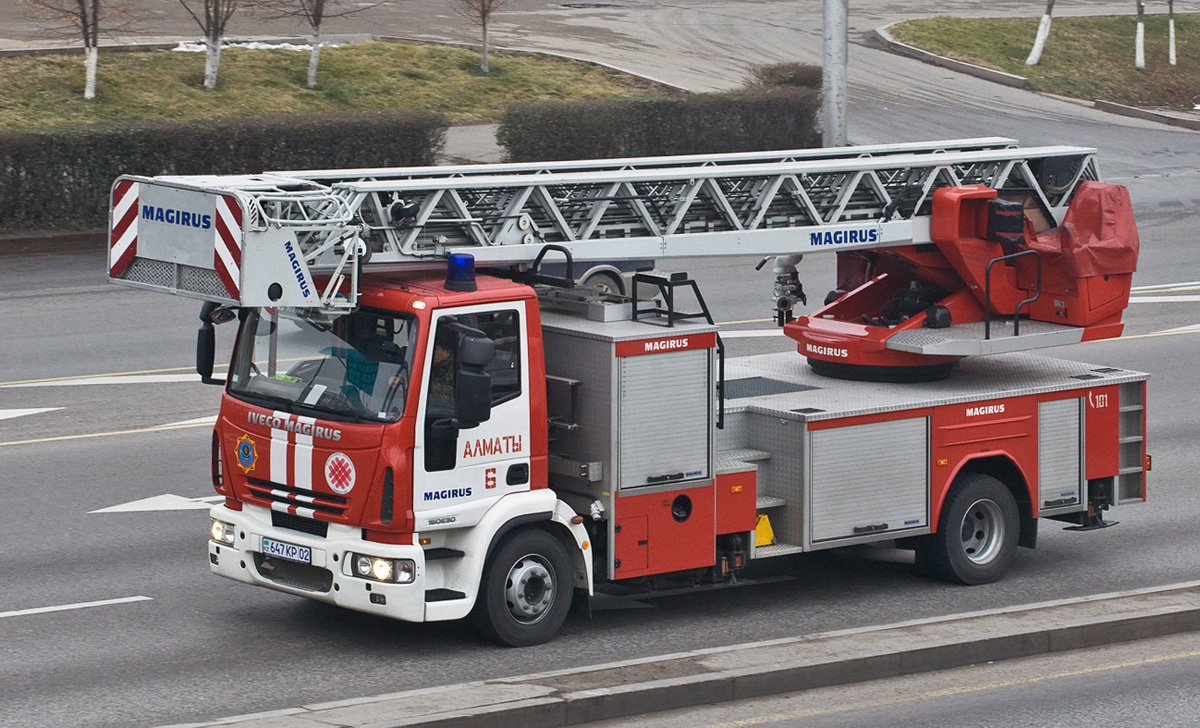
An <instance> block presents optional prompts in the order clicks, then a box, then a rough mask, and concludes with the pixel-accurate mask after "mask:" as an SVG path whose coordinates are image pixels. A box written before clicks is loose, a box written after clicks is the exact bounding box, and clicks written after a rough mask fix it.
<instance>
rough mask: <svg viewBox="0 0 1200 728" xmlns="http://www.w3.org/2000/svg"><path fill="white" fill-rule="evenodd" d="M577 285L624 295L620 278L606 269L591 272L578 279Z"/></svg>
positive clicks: (615, 294)
mask: <svg viewBox="0 0 1200 728" xmlns="http://www.w3.org/2000/svg"><path fill="white" fill-rule="evenodd" d="M579 285H580V286H582V287H584V288H591V289H592V290H595V291H599V292H600V293H610V294H612V295H614V296H624V295H625V286H624V284H623V283H622V282H621V279H620V278H618V277H617V276H616V275H615V274H613V273H608V272H606V271H600V272H598V273H593V274H591V275H590V276H588V277H587V278H584V279H583V280H582V281H580V283H579Z"/></svg>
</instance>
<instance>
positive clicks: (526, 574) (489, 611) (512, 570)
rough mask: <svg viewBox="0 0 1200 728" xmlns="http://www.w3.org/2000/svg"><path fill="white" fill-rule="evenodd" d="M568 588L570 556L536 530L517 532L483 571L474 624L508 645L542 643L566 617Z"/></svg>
mask: <svg viewBox="0 0 1200 728" xmlns="http://www.w3.org/2000/svg"><path fill="white" fill-rule="evenodd" d="M574 587H575V584H574V572H573V570H572V568H571V559H570V556H569V555H568V554H567V550H566V549H565V548H563V545H562V543H561V542H560V541H559V540H558V539H557V538H555V537H554V536H552V535H551V534H549V533H547V532H546V531H543V530H541V529H537V528H527V529H524V530H521V531H517V532H516V533H513V534H511V535H509V536H508V537H507V538H505V539H504V540H503V541H501V542H500V545H499V546H498V547H497V548H496V550H495V552H494V553H493V554H492V557H491V558H490V559H489V560H488V563H487V566H486V567H484V573H483V580H482V582H481V583H480V586H479V596H478V597H477V599H476V603H475V620H476V624H477V625H478V626H479V628H480V629H481V631H482V632H483V633H484V634H485V635H486V636H487V637H489V638H491V639H493V640H496V641H497V642H500V643H501V644H505V645H509V646H511V647H527V646H529V645H540V644H542V643H543V642H548V641H550V639H551V638H552V637H554V635H555V634H556V633H557V632H558V629H559V627H561V626H562V624H563V622H564V621H565V620H566V618H567V613H568V612H569V611H570V609H571V599H572V597H573V596H574V594H575V588H574Z"/></svg>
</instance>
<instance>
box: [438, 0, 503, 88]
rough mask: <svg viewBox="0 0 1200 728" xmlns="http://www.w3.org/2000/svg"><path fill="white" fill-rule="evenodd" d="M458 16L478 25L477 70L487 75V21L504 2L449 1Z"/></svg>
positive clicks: (487, 0)
mask: <svg viewBox="0 0 1200 728" xmlns="http://www.w3.org/2000/svg"><path fill="white" fill-rule="evenodd" d="M450 2H451V3H452V4H453V5H454V9H455V10H456V11H457V12H458V14H459V15H461V16H463V17H464V18H466V19H467V20H470V21H471V22H473V23H477V24H478V25H479V28H480V30H481V31H482V33H483V51H482V52H481V53H480V58H481V60H480V63H479V69H480V70H481V71H483V72H484V73H488V21H489V20H491V18H492V15H493V14H494V13H495V12H496V11H497V10H499V9H500V8H501V7H502V6H503V5H504V3H505V0H450Z"/></svg>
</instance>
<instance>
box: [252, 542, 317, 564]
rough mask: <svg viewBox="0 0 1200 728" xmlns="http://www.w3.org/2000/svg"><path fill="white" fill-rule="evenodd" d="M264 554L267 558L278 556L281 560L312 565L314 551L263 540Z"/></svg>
mask: <svg viewBox="0 0 1200 728" xmlns="http://www.w3.org/2000/svg"><path fill="white" fill-rule="evenodd" d="M262 552H263V555H265V556H278V557H279V558H281V559H287V560H288V561H295V562H297V563H300V564H311V563H312V549H310V548H309V547H307V546H297V545H296V544H293V543H286V542H284V541H276V540H274V539H270V538H264V539H263V540H262Z"/></svg>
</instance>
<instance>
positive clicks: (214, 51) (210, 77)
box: [204, 38, 221, 89]
mask: <svg viewBox="0 0 1200 728" xmlns="http://www.w3.org/2000/svg"><path fill="white" fill-rule="evenodd" d="M204 46H205V47H204V88H210V89H215V88H216V87H217V68H218V67H219V66H220V65H221V40H220V39H219V38H218V39H217V40H216V41H214V40H213V39H212V38H208V39H206V40H205V41H204Z"/></svg>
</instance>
